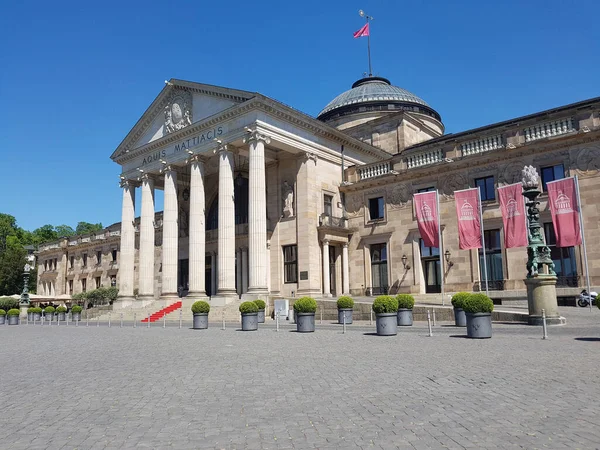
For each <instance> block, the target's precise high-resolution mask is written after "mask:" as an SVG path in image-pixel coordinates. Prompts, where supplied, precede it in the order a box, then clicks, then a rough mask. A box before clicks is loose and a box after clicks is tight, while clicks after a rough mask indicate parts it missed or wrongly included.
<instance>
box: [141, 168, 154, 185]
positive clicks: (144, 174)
mask: <svg viewBox="0 0 600 450" xmlns="http://www.w3.org/2000/svg"><path fill="white" fill-rule="evenodd" d="M138 171H139V172H140V174H139V176H138V181H139V182H144V181H154V177H155V175H154V174H152V173H149V172H144V171H143V170H142V169H138Z"/></svg>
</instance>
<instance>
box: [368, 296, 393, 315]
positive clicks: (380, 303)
mask: <svg viewBox="0 0 600 450" xmlns="http://www.w3.org/2000/svg"><path fill="white" fill-rule="evenodd" d="M373 311H374V312H375V314H385V313H395V312H398V300H396V299H395V298H394V297H392V296H391V295H380V296H378V297H376V298H375V301H374V302H373Z"/></svg>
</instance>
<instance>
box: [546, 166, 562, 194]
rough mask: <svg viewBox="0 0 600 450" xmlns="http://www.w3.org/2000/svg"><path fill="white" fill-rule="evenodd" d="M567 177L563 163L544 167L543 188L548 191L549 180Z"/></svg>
mask: <svg viewBox="0 0 600 450" xmlns="http://www.w3.org/2000/svg"><path fill="white" fill-rule="evenodd" d="M564 177H565V168H564V166H563V165H562V164H557V165H556V166H549V167H542V190H543V191H544V192H547V189H546V184H548V182H549V181H556V180H560V179H561V178H564Z"/></svg>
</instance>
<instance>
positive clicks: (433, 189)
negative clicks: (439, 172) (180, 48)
mask: <svg viewBox="0 0 600 450" xmlns="http://www.w3.org/2000/svg"><path fill="white" fill-rule="evenodd" d="M432 191H435V187H434V186H429V187H426V188H421V189H417V193H421V192H432Z"/></svg>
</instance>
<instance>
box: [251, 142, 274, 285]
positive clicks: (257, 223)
mask: <svg viewBox="0 0 600 450" xmlns="http://www.w3.org/2000/svg"><path fill="white" fill-rule="evenodd" d="M244 142H246V143H248V144H249V149H248V167H249V179H248V249H249V252H250V255H249V266H248V269H249V285H248V294H250V295H257V296H260V295H265V294H267V292H268V289H267V214H266V211H267V195H266V187H265V144H269V143H270V142H271V141H270V139H269V138H268V137H267V136H264V135H263V134H261V133H259V132H258V131H256V130H254V131H251V132H250V133H249V135H248V136H247V137H246V138H245V139H244Z"/></svg>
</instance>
